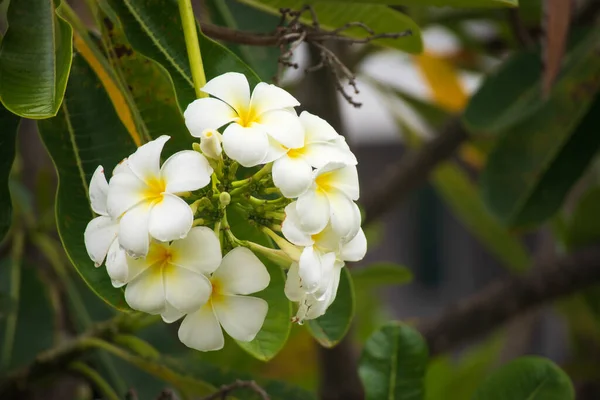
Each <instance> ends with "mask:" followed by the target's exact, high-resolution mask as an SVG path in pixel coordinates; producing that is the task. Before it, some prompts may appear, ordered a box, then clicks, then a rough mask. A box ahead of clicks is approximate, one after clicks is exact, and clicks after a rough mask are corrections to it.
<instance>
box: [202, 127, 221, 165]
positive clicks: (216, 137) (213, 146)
mask: <svg viewBox="0 0 600 400" xmlns="http://www.w3.org/2000/svg"><path fill="white" fill-rule="evenodd" d="M222 141H223V139H222V137H221V134H220V133H219V131H217V130H215V129H205V130H203V131H202V133H201V134H200V150H202V154H204V155H205V156H206V157H208V158H212V159H214V160H217V159H219V158H221V153H222V152H223V149H222V148H221V142H222Z"/></svg>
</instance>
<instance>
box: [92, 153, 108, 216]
mask: <svg viewBox="0 0 600 400" xmlns="http://www.w3.org/2000/svg"><path fill="white" fill-rule="evenodd" d="M89 194H90V203H91V204H92V210H94V212H95V213H96V214H100V215H108V211H106V198H107V197H108V182H107V181H106V177H105V176H104V168H102V165H99V166H98V168H96V170H95V171H94V175H92V179H91V180H90V187H89Z"/></svg>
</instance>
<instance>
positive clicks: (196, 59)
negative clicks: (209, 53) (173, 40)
mask: <svg viewBox="0 0 600 400" xmlns="http://www.w3.org/2000/svg"><path fill="white" fill-rule="evenodd" d="M177 3H178V5H179V14H180V15H181V26H182V27H183V36H184V38H185V46H186V48H187V53H188V58H189V60H190V69H191V70H192V78H193V80H194V89H195V91H196V97H197V98H201V97H206V96H207V94H206V93H204V92H203V91H202V90H200V89H201V88H202V87H203V86H204V85H206V76H205V75H204V66H203V64H202V56H201V54H200V42H199V41H198V31H197V29H196V17H195V16H194V10H193V9H192V2H191V0H178V1H177Z"/></svg>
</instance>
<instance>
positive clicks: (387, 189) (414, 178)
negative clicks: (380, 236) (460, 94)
mask: <svg viewBox="0 0 600 400" xmlns="http://www.w3.org/2000/svg"><path fill="white" fill-rule="evenodd" d="M466 139H467V132H466V131H465V129H464V128H463V126H462V123H461V121H460V118H458V117H456V118H453V119H452V120H450V121H449V122H448V123H447V124H446V125H445V127H444V128H443V129H442V132H440V133H439V134H438V136H437V137H435V138H434V139H433V140H431V141H430V142H428V143H426V144H425V145H423V146H422V147H421V148H420V149H418V150H414V151H411V152H410V153H408V154H407V155H404V156H403V157H402V158H401V159H400V160H398V162H397V163H395V164H394V165H392V166H390V167H389V168H388V169H387V171H386V172H385V173H384V175H383V176H382V177H381V178H380V179H379V182H378V186H377V187H376V188H374V189H373V190H372V191H370V193H369V196H368V197H367V198H366V199H364V200H363V202H362V203H363V206H364V209H365V220H364V221H363V225H366V224H369V223H371V222H373V221H374V220H376V219H377V218H379V217H381V216H383V215H384V214H385V213H386V212H387V211H389V210H390V209H392V208H394V207H396V206H398V204H399V203H400V202H401V201H402V200H404V199H405V197H406V196H407V195H408V194H410V193H411V192H412V191H413V190H415V189H416V188H418V187H419V186H421V185H422V184H423V183H424V182H425V181H426V180H427V178H428V177H429V174H430V173H431V171H432V170H433V168H434V167H435V166H436V165H438V164H439V163H440V162H442V161H444V160H445V159H447V158H448V157H450V156H451V155H452V154H453V153H454V151H455V150H456V149H457V148H458V146H460V145H461V144H462V143H463V142H464V141H465V140H466Z"/></svg>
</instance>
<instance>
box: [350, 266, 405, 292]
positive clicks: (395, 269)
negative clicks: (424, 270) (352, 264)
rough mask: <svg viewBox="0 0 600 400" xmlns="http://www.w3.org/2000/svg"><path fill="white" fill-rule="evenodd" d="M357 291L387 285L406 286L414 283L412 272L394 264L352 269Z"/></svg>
mask: <svg viewBox="0 0 600 400" xmlns="http://www.w3.org/2000/svg"><path fill="white" fill-rule="evenodd" d="M351 274H352V280H353V281H354V286H355V288H356V290H359V289H375V288H377V287H379V286H385V285H404V284H406V283H409V282H410V281H412V278H413V274H412V272H411V271H410V270H409V269H408V268H406V267H404V266H402V265H397V264H394V263H386V262H381V263H374V264H370V265H367V266H365V267H364V268H360V269H352V273H351Z"/></svg>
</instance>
